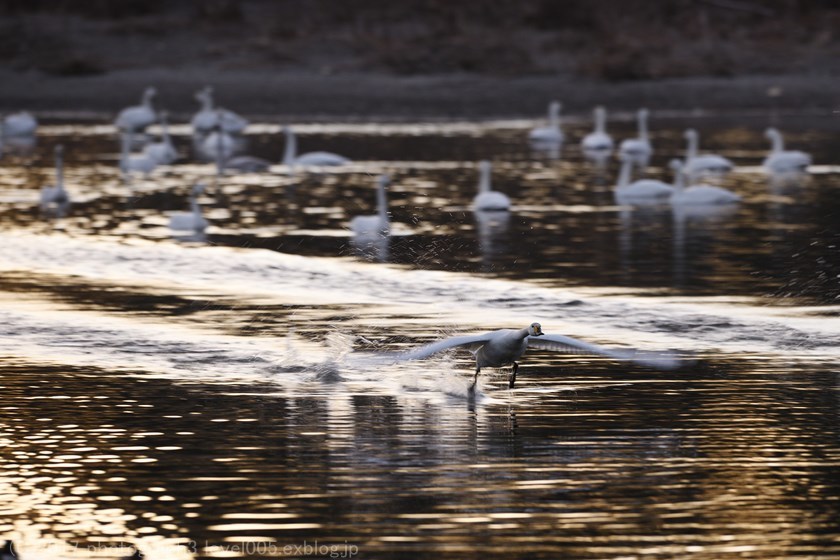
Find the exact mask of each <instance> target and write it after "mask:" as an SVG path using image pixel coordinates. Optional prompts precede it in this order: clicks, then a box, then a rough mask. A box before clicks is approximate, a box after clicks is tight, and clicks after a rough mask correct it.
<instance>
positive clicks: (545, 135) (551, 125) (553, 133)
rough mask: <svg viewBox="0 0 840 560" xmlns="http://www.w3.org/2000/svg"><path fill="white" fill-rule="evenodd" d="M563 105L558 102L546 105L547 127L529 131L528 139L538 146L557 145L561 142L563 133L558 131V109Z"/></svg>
mask: <svg viewBox="0 0 840 560" xmlns="http://www.w3.org/2000/svg"><path fill="white" fill-rule="evenodd" d="M562 107H563V105H562V104H561V103H560V102H559V101H552V102H551V103H549V104H548V126H538V127H536V128H534V129H532V130H531V132H530V133H529V134H528V138H529V139H530V140H531V142H535V143H538V144H549V143H550V144H559V143H561V142H562V141H563V131H562V130H560V109H561V108H562Z"/></svg>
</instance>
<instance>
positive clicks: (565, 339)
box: [528, 334, 680, 369]
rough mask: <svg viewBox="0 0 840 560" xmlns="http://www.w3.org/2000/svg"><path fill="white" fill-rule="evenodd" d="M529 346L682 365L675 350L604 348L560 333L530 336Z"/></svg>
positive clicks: (669, 366) (646, 363)
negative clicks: (647, 350) (648, 350)
mask: <svg viewBox="0 0 840 560" xmlns="http://www.w3.org/2000/svg"><path fill="white" fill-rule="evenodd" d="M528 347H529V348H538V349H540V350H552V351H554V352H566V353H569V354H596V355H598V356H606V357H608V358H613V359H615V360H622V361H629V362H634V363H637V364H641V365H644V366H649V367H654V368H657V369H676V368H678V367H680V360H679V358H678V356H676V355H675V354H674V353H673V352H667V351H665V352H655V351H652V352H646V351H645V352H643V351H639V350H635V349H633V348H604V347H603V346H598V345H597V344H591V343H589V342H584V341H582V340H578V339H576V338H572V337H569V336H562V335H559V334H546V335H543V336H539V337H537V336H529V337H528Z"/></svg>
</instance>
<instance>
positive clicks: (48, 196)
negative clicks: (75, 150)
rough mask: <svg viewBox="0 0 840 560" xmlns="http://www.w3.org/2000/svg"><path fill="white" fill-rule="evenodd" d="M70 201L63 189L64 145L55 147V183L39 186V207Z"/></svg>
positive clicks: (58, 204) (61, 204)
mask: <svg viewBox="0 0 840 560" xmlns="http://www.w3.org/2000/svg"><path fill="white" fill-rule="evenodd" d="M69 203H70V195H69V194H68V193H67V191H66V190H65V189H64V146H62V145H60V144H59V145H58V146H56V147H55V185H48V186H45V187H42V188H41V207H42V208H47V207H49V206H51V205H56V206H64V205H66V204H69Z"/></svg>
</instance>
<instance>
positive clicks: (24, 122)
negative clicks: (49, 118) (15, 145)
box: [3, 111, 38, 136]
mask: <svg viewBox="0 0 840 560" xmlns="http://www.w3.org/2000/svg"><path fill="white" fill-rule="evenodd" d="M37 129H38V121H37V120H36V119H35V117H33V116H32V114H31V113H28V112H27V111H19V112H17V113H12V114H11V115H6V117H5V118H4V119H3V135H4V136H32V135H34V134H35V131H36V130H37Z"/></svg>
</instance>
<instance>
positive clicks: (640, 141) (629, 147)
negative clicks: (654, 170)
mask: <svg viewBox="0 0 840 560" xmlns="http://www.w3.org/2000/svg"><path fill="white" fill-rule="evenodd" d="M636 120H637V122H638V127H639V136H638V138H627V139H626V140H622V142H621V145H620V146H619V148H618V153H619V155H620V156H621V157H623V158H630V159H632V160H633V163H634V164H635V165H638V166H639V167H647V164H648V162H649V161H650V156H651V155H652V154H653V147H652V146H651V145H650V139H649V138H648V126H647V121H648V110H647V109H639V112H638V113H637V114H636Z"/></svg>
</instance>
